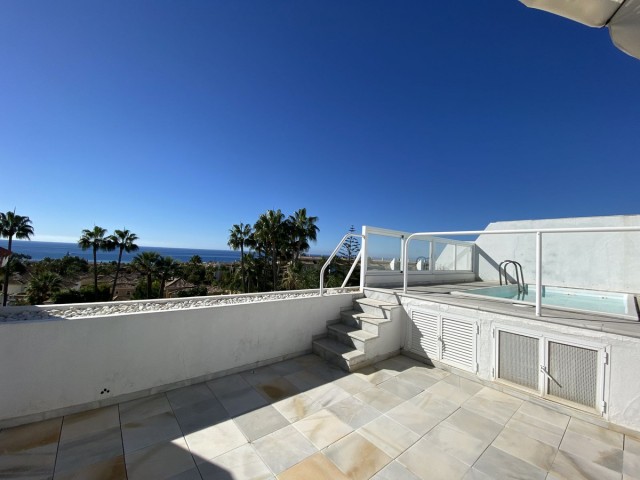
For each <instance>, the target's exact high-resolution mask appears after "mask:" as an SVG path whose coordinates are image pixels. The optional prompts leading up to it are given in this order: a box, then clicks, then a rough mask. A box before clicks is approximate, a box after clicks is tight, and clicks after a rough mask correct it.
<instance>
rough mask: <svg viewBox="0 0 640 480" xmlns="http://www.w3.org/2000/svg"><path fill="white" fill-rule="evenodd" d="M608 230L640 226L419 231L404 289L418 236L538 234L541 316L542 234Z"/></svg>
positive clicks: (630, 229) (539, 305)
mask: <svg viewBox="0 0 640 480" xmlns="http://www.w3.org/2000/svg"><path fill="white" fill-rule="evenodd" d="M608 232H640V227H578V228H526V229H522V230H462V231H457V232H419V233H412V234H411V235H409V236H408V237H407V239H406V240H405V242H404V251H403V254H404V255H403V258H402V268H403V277H404V279H403V289H402V291H403V292H404V293H407V282H408V275H407V274H408V271H407V264H408V255H407V251H408V246H409V242H410V241H411V240H413V239H414V238H416V237H434V236H445V235H447V236H465V235H517V234H535V235H536V316H538V317H539V316H541V309H542V234H547V233H608Z"/></svg>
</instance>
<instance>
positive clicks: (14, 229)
mask: <svg viewBox="0 0 640 480" xmlns="http://www.w3.org/2000/svg"><path fill="white" fill-rule="evenodd" d="M31 235H33V226H32V225H31V220H30V219H29V217H24V216H22V215H16V212H15V210H14V211H13V212H7V213H2V212H0V236H2V237H3V238H8V239H9V242H8V248H7V250H8V251H9V258H8V259H7V260H6V265H5V266H4V281H3V283H2V284H3V288H2V306H3V307H4V306H6V305H7V298H8V296H9V277H10V275H11V270H12V265H11V264H12V262H14V260H15V259H14V258H13V255H12V251H11V246H12V242H13V238H14V237H15V238H16V239H18V240H30V239H31Z"/></svg>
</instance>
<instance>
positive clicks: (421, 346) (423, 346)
mask: <svg viewBox="0 0 640 480" xmlns="http://www.w3.org/2000/svg"><path fill="white" fill-rule="evenodd" d="M438 323H439V322H438V316H437V315H432V314H430V313H425V312H421V311H418V310H414V311H413V312H412V313H411V351H412V352H413V353H417V354H418V355H422V356H425V357H427V358H429V359H432V360H438V359H439V358H440V345H439V342H438V337H439V336H440V333H439V326H438Z"/></svg>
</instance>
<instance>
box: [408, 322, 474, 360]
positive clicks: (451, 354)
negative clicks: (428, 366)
mask: <svg viewBox="0 0 640 480" xmlns="http://www.w3.org/2000/svg"><path fill="white" fill-rule="evenodd" d="M476 329H477V327H476V323H475V322H473V321H469V320H463V319H459V318H454V317H451V316H450V315H446V316H443V315H440V314H436V313H431V312H425V311H421V310H412V311H411V335H410V339H409V348H410V350H411V352H413V353H416V354H418V355H421V356H424V357H427V358H429V359H430V360H437V361H441V362H443V363H447V364H450V365H452V366H455V367H458V368H462V369H465V370H469V371H472V372H475V371H476V333H477V331H476Z"/></svg>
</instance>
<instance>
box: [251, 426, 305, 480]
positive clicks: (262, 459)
mask: <svg viewBox="0 0 640 480" xmlns="http://www.w3.org/2000/svg"><path fill="white" fill-rule="evenodd" d="M296 431H297V430H296ZM262 438H264V437H262ZM249 445H251V448H253V451H254V452H256V455H258V458H259V459H260V461H261V462H262V463H263V464H264V466H265V467H267V469H268V470H269V472H271V474H272V475H273V477H274V478H278V475H280V473H282V472H280V473H275V472H274V471H273V470H272V469H271V466H270V465H269V464H268V463H267V461H266V459H265V458H264V457H263V456H262V454H261V453H260V450H259V449H258V448H257V447H256V446H255V444H254V442H249ZM306 458H307V457H305V459H306ZM298 463H300V462H298ZM296 465H297V464H296ZM292 466H293V465H292ZM289 468H291V467H289ZM286 470H288V469H285V470H283V471H286Z"/></svg>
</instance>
